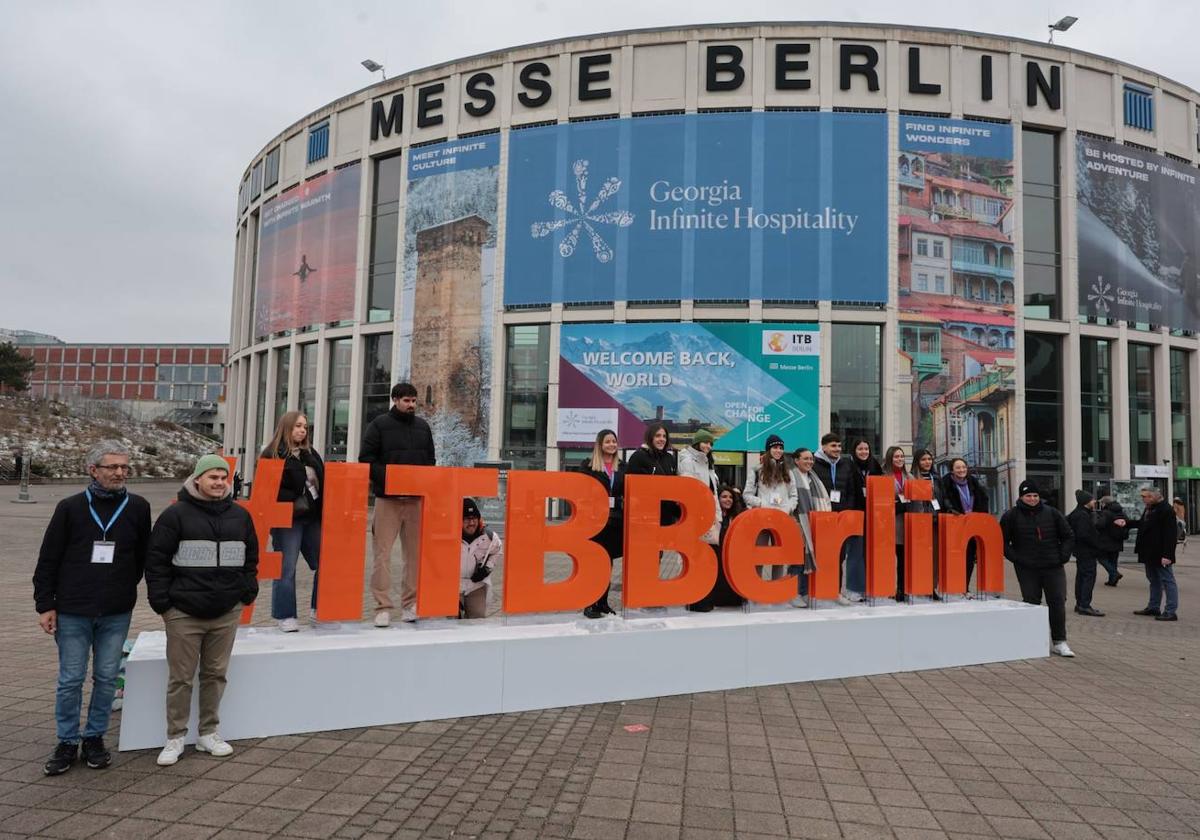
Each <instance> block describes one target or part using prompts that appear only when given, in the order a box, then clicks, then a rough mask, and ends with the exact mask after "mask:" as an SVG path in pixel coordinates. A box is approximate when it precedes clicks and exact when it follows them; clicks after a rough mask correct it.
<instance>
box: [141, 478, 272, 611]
mask: <svg viewBox="0 0 1200 840" xmlns="http://www.w3.org/2000/svg"><path fill="white" fill-rule="evenodd" d="M146 592H147V595H148V597H149V601H150V607H151V608H152V609H153V610H154V611H155V612H156V613H159V614H160V615H161V614H162V613H165V612H166V611H167V610H169V609H170V608H171V607H175V608H177V609H179V610H182V611H183V612H185V613H187V614H188V615H190V616H193V617H195V618H217V617H218V616H221V615H224V614H225V613H227V612H229V611H230V610H232V609H233V608H234V607H236V606H237V605H238V604H252V603H254V599H255V598H256V597H258V537H257V536H256V534H255V531H254V521H253V520H252V519H251V518H250V513H249V511H247V510H246V509H245V508H243V507H242V506H240V505H238V504H236V503H234V501H233V499H232V498H230V497H229V496H226V497H225V498H223V499H216V500H213V499H208V498H206V497H204V496H202V495H201V494H200V491H199V490H198V489H197V488H196V480H195V479H194V478H189V479H188V480H187V481H185V482H184V483H183V487H182V488H181V489H180V491H179V496H178V501H177V502H176V503H175V504H173V505H171V506H170V507H169V508H167V509H166V510H164V511H163V512H162V514H161V515H159V517H158V521H157V522H155V523H154V529H153V530H152V531H151V532H150V551H149V553H148V555H147V557H146Z"/></svg>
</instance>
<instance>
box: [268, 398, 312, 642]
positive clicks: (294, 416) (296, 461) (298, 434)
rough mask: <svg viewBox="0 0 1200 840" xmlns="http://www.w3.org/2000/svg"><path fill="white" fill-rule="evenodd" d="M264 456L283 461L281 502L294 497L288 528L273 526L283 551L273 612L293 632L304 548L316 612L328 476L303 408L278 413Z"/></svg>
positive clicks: (282, 626)
mask: <svg viewBox="0 0 1200 840" xmlns="http://www.w3.org/2000/svg"><path fill="white" fill-rule="evenodd" d="M262 457H263V458H279V459H281V460H282V461H283V476H282V478H281V479H280V481H279V495H278V496H277V497H276V500H277V501H280V502H291V503H292V525H291V527H290V528H272V529H271V544H272V546H273V547H274V548H275V550H276V551H278V552H279V553H280V554H282V555H283V571H282V574H281V576H280V578H279V580H277V581H275V582H274V583H272V584H271V618H273V619H275V621H276V623H277V624H278V626H279V629H280V630H281V631H283V632H284V633H295V632H296V631H297V630H298V629H299V627H298V626H297V625H296V559H297V558H298V557H299V555H300V554H301V553H303V554H304V562H305V563H307V564H308V568H309V569H311V570H312V573H313V582H312V597H311V598H309V610H310V612H309V615H310V618H311V620H313V621H316V616H317V575H318V574H319V566H320V562H321V502H322V496H321V488H322V487H323V486H324V482H325V462H324V461H322V460H321V456H320V454H318V452H317V450H315V449H313V448H312V445H311V444H310V442H309V439H308V418H307V417H305V416H304V415H303V414H301V413H300V412H299V411H289V412H287V413H286V414H284V415H283V416H282V417H280V418H279V423H278V424H277V425H276V426H275V434H274V435H272V437H271V440H270V442H269V443H268V444H267V446H266V448H265V449H263V452H262Z"/></svg>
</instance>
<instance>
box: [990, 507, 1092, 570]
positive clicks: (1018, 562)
mask: <svg viewBox="0 0 1200 840" xmlns="http://www.w3.org/2000/svg"><path fill="white" fill-rule="evenodd" d="M1000 530H1001V532H1002V533H1003V534H1004V556H1005V557H1007V558H1008V560H1009V562H1011V563H1012V564H1013V565H1014V566H1024V567H1026V568H1032V569H1052V568H1054V567H1055V566H1062V565H1064V564H1065V563H1066V562H1067V561H1068V560H1070V559H1071V550H1072V548H1073V546H1074V543H1075V534H1074V532H1073V531H1072V530H1071V526H1070V525H1069V524H1068V523H1067V518H1066V517H1065V516H1063V515H1062V514H1061V513H1060V512H1059V511H1058V510H1057V509H1056V508H1052V507H1050V505H1048V504H1046V503H1045V502H1038V503H1037V504H1036V505H1034V506H1033V507H1030V506H1029V505H1027V504H1025V503H1024V502H1022V501H1018V502H1017V503H1016V504H1015V505H1013V506H1012V507H1011V508H1009V509H1008V510H1006V511H1005V512H1004V515H1003V516H1002V517H1000Z"/></svg>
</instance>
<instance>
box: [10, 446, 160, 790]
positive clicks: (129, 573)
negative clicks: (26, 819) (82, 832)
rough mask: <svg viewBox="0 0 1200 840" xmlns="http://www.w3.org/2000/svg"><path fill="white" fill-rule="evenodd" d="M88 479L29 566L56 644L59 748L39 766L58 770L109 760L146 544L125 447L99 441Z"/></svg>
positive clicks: (61, 506) (42, 618) (41, 614)
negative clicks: (108, 740)
mask: <svg viewBox="0 0 1200 840" xmlns="http://www.w3.org/2000/svg"><path fill="white" fill-rule="evenodd" d="M85 461H86V464H85V465H86V467H87V471H88V475H90V476H91V479H92V481H91V483H90V484H89V485H88V486H87V488H86V489H85V490H84V491H83V492H82V493H75V494H74V495H71V496H67V497H66V498H64V499H62V500H61V501H60V502H59V503H58V504H57V505H55V507H54V513H53V514H52V515H51V517H50V523H49V524H48V525H47V526H46V531H45V533H44V534H43V535H42V546H41V550H40V551H39V552H38V559H37V566H36V567H35V568H34V571H33V602H34V608H35V609H36V610H37V613H38V625H39V626H40V627H41V628H42V630H43V631H45V632H46V633H48V634H50V635H51V636H53V637H54V643H55V645H56V646H57V647H58V686H57V688H56V689H55V698H54V720H55V735H56V736H57V738H58V745H57V746H56V747H55V748H54V752H53V753H52V754H51V755H50V758H49V759H48V760H47V761H46V763H45V765H43V767H42V772H43V773H45V774H46V775H47V776H58V775H61V774H62V773H65V772H67V771H68V770H70V769H71V767H72V765H74V763H75V760H76V758H77V757H78V755H79V750H80V743H81V742H82V745H83V762H84V763H85V764H86V765H87V766H88V767H90V768H92V769H93V770H99V769H101V768H104V767H107V766H109V764H111V763H112V754H111V753H110V752H109V751H108V749H107V747H105V745H104V735H105V733H107V732H108V722H109V716H110V715H111V714H112V705H113V697H114V696H115V694H116V690H117V677H118V675H119V673H120V669H121V653H122V648H123V647H124V645H125V637H126V636H127V635H128V632H129V620H130V617H131V616H132V614H133V606H134V604H135V603H137V586H138V582H139V581H140V580H141V579H142V571H143V569H144V568H145V565H146V551H147V549H148V547H149V543H150V504H149V503H148V502H147V501H146V500H145V499H143V498H142V497H141V496H137V495H135V494H133V493H130V492H129V490H128V489H127V488H126V486H125V483H126V481H127V480H128V478H129V472H130V467H129V450H128V449H127V448H126V447H125V446H123V445H122V444H120V443H118V442H117V441H115V440H102V441H100V442H99V443H97V444H96V445H95V446H93V447H92V449H91V451H89V452H88V453H87V457H86V459H85ZM89 658H91V660H92V699H91V702H90V703H89V704H88V712H87V723H86V725H85V726H84V727H83V731H82V733H81V732H80V727H79V716H80V713H81V711H82V707H83V681H84V679H85V678H86V677H87V670H88V659H89Z"/></svg>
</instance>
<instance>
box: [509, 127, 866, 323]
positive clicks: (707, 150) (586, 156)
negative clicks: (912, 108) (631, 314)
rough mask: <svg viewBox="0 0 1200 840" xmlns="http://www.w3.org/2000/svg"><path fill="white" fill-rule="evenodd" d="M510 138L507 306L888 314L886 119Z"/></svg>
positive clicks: (532, 131)
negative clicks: (661, 305)
mask: <svg viewBox="0 0 1200 840" xmlns="http://www.w3.org/2000/svg"><path fill="white" fill-rule="evenodd" d="M509 138H510V139H509V163H508V205H507V226H506V231H507V233H506V235H505V249H506V250H505V270H504V303H505V304H506V305H522V304H546V303H555V302H589V301H606V302H607V301H614V300H622V301H624V300H681V299H684V300H686V299H693V300H749V299H762V300H786V301H815V300H846V301H862V302H875V303H881V302H884V301H886V300H887V288H888V283H887V240H888V237H887V118H886V116H885V115H883V114H850V113H817V112H754V113H732V114H687V115H683V114H680V115H673V116H660V117H635V118H630V119H615V120H595V121H589V122H578V123H568V124H559V125H553V126H545V127H540V128H529V129H522V130H521V131H513V132H512V133H511V134H510V135H509Z"/></svg>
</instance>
